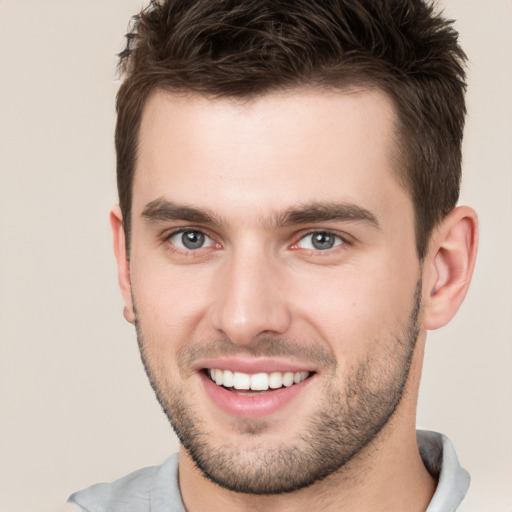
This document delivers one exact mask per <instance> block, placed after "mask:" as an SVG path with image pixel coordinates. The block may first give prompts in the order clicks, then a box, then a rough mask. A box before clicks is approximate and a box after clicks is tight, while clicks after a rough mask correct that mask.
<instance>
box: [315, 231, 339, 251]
mask: <svg viewBox="0 0 512 512" xmlns="http://www.w3.org/2000/svg"><path fill="white" fill-rule="evenodd" d="M312 241H313V247H314V248H315V249H319V250H323V249H324V250H325V249H331V248H332V247H333V246H334V237H333V236H332V235H329V234H327V233H315V234H314V235H313V240H312Z"/></svg>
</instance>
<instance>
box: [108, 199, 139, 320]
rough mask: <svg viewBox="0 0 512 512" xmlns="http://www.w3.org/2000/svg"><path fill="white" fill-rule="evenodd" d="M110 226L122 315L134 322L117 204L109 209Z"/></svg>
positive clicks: (121, 226) (123, 237) (122, 232)
mask: <svg viewBox="0 0 512 512" xmlns="http://www.w3.org/2000/svg"><path fill="white" fill-rule="evenodd" d="M110 226H111V228H112V236H113V239H114V254H115V257H116V261H117V275H118V280H119V287H120V288H121V293H122V295H123V299H124V309H123V315H124V317H125V318H126V320H127V321H128V322H130V323H132V324H133V323H134V322H135V313H134V308H133V301H132V287H131V280H130V261H129V259H128V255H127V254H126V243H125V242H126V240H125V233H124V225H123V215H122V213H121V209H120V208H119V206H118V205H116V206H114V207H113V208H112V210H111V211H110Z"/></svg>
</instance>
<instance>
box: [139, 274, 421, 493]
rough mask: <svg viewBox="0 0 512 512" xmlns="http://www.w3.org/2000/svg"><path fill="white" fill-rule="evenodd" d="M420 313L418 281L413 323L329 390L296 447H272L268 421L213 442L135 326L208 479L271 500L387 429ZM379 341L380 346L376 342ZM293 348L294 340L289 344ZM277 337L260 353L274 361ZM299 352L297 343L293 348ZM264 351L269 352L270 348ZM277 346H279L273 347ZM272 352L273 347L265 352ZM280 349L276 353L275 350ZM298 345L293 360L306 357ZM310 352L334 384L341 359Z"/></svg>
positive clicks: (186, 443)
mask: <svg viewBox="0 0 512 512" xmlns="http://www.w3.org/2000/svg"><path fill="white" fill-rule="evenodd" d="M420 308H421V279H420V280H419V281H418V283H417V285H416V291H415V295H414V302H413V307H412V310H411V313H410V315H409V318H408V321H407V322H406V323H405V325H404V326H402V328H401V329H399V332H398V334H397V335H396V336H395V343H394V344H392V346H390V347H389V348H388V350H387V351H386V353H385V354H384V355H383V354H382V353H381V352H379V351H377V354H378V356H376V357H372V355H371V354H369V355H368V357H367V359H366V361H364V362H363V363H360V364H359V366H358V367H357V368H355V369H354V370H353V371H352V372H351V374H350V376H349V377H348V378H347V380H346V383H345V385H344V387H343V389H338V388H337V387H336V386H329V385H328V383H327V385H324V387H323V389H324V394H323V396H322V399H321V402H320V405H319V406H318V408H317V409H316V410H315V411H312V413H311V415H310V417H309V419H308V420H307V422H305V424H304V426H303V428H302V433H301V434H300V435H299V436H298V438H297V439H295V440H294V441H293V442H289V443H282V444H281V445H277V446H274V447H269V445H270V443H268V442H266V440H265V431H266V429H267V423H266V421H265V420H256V421H255V420H247V421H246V422H241V423H240V434H241V436H242V438H241V439H243V440H244V441H246V442H244V441H239V442H238V443H232V442H230V438H229V434H227V435H226V442H225V443H224V444H213V443H212V441H211V439H212V437H211V436H210V435H209V428H208V422H207V420H205V419H202V418H201V417H200V415H199V414H198V412H199V411H197V410H196V408H195V407H194V404H193V403H191V402H190V396H189V395H188V393H187V390H184V389H175V388H174V387H171V386H170V385H167V383H166V382H164V381H165V379H164V378H161V375H165V373H163V369H162V368H160V369H158V368H159V367H158V363H157V362H155V361H153V360H152V358H151V357H150V355H149V351H148V349H147V347H146V344H145V341H144V337H143V334H142V329H141V327H140V323H139V322H138V321H136V327H137V339H138V343H139V348H140V352H141V358H142V362H143V364H144V368H145V370H146V373H147V375H148V378H149V381H150V383H151V386H152V388H153V390H154V392H155V394H156V397H157V400H158V402H159V403H160V405H161V406H162V409H163V411H164V412H165V414H166V416H167V417H168V419H169V421H170V423H171V425H172V427H173V429H174V431H175V432H176V435H177V436H178V438H179V440H180V442H181V444H182V445H183V447H184V448H185V449H186V450H187V452H188V454H189V455H190V457H191V459H192V460H193V461H194V462H195V464H196V465H197V467H198V468H199V469H200V470H201V472H202V473H203V475H204V476H205V477H207V478H208V479H209V480H211V481H212V482H214V483H216V484H217V485H220V486H221V487H224V488H226V489H228V490H230V491H234V492H239V493H246V494H255V495H272V494H282V493H289V492H293V491H296V490H299V489H302V488H305V487H308V486H310V485H312V484H314V483H315V482H318V481H320V480H322V479H324V478H326V477H327V476H329V475H331V474H334V473H335V472H337V471H339V470H340V469H342V468H343V467H344V466H346V465H347V464H348V463H349V462H350V461H351V460H352V459H354V458H355V457H356V456H357V455H358V454H360V453H361V452H362V451H363V449H365V448H366V447H368V446H369V445H370V444H371V443H372V442H373V441H374V440H375V439H376V438H377V437H378V435H379V434H380V433H381V432H382V431H383V429H384V427H385V426H386V425H387V424H388V423H389V421H390V419H391V418H392V416H393V414H394V413H395V411H396V410H397V407H398V405H399V403H400V400H401V398H402V395H403V393H404V389H405V385H406V383H407V379H408V376H409V370H410V367H411V362H412V358H413V355H414V349H415V346H416V340H417V338H418V333H419V328H418V317H419V312H420ZM376 343H378V342H376ZM284 345H285V346H288V347H290V346H292V345H293V344H291V343H288V344H287V343H284ZM276 346H277V347H279V340H266V341H265V342H264V343H263V349H262V348H261V347H260V348H259V349H257V351H258V355H267V356H275V355H276V350H275V349H274V348H275V347H276ZM296 346H297V347H300V345H298V344H297V345H296ZM265 347H266V348H265ZM270 347H274V348H272V349H271V348H270ZM267 348H268V350H267ZM277 350H278V351H279V349H277ZM300 350H301V349H300V348H297V350H296V351H295V355H301V352H300ZM314 350H315V349H309V354H308V356H309V357H311V356H313V357H315V358H316V359H317V360H318V361H323V363H324V364H325V366H324V367H325V368H326V369H329V370H328V371H326V372H323V373H324V375H325V374H328V375H329V374H330V379H329V380H330V381H331V382H333V381H335V379H336V376H335V375H336V366H337V363H336V360H335V359H334V358H333V356H332V355H331V354H330V353H328V354H326V352H325V351H324V350H323V349H318V354H314Z"/></svg>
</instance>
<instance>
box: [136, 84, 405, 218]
mask: <svg viewBox="0 0 512 512" xmlns="http://www.w3.org/2000/svg"><path fill="white" fill-rule="evenodd" d="M394 132H395V112H394V108H393V105H392V102H391V100H390V99H389V98H388V97H387V96H386V95H385V94H384V93H383V92H381V91H380V90H377V89H372V90H349V91H343V92H337V91H336V92H335V91H318V90H309V89H304V90H300V89H299V90H293V91H286V92H280V93H272V94H267V95H264V96H261V97H257V98H255V99H251V100H244V101H241V100H234V99H218V98H217V99H213V98H207V97H204V96H199V95H176V94H170V93H166V92H163V91H156V92H155V93H153V94H152V96H151V97H150V98H149V99H148V101H147V104H146V106H145V108H144V112H143V117H142V121H141V129H140V139H139V153H138V163H137V168H136V173H135V179H134V195H133V201H134V202H133V211H134V213H135V214H136V212H137V211H138V212H140V211H142V210H143V208H144V206H145V205H146V204H148V203H149V202H151V201H154V200H155V199H158V198H159V197H165V198H167V199H171V200H173V201H176V202H179V203H183V204H193V205H198V206H200V207H203V208H206V209H210V210H215V211H217V212H218V213H219V215H221V216H222V215H223V214H224V211H226V214H229V213H230V211H231V209H233V208H235V209H238V210H239V211H240V212H244V211H246V212H247V213H248V214H249V213H252V215H253V216H254V214H255V213H258V215H260V216H261V215H263V216H264V215H265V212H274V211H276V210H277V211H278V210H280V209H286V208H289V207H291V206H294V205H296V204H298V203H306V202H337V201H340V200H343V201H349V202H351V203H361V202H368V203H372V202H373V203H375V202H377V203H378V202H379V201H380V198H381V197H382V196H383V195H384V194H385V193H388V192H389V193H394V194H396V193H397V192H401V193H402V194H403V193H404V191H403V190H402V189H401V187H400V185H399V182H398V179H397V172H396V169H395V167H396V165H395V163H394V161H395V159H394V158H393V155H394V149H395V148H394V145H393V138H394Z"/></svg>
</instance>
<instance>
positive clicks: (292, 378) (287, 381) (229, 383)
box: [208, 368, 309, 391]
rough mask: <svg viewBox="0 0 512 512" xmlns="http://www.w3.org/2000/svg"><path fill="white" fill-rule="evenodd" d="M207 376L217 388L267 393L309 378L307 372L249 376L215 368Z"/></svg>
mask: <svg viewBox="0 0 512 512" xmlns="http://www.w3.org/2000/svg"><path fill="white" fill-rule="evenodd" d="M208 374H209V375H210V377H211V379H212V380H213V381H214V382H215V383H216V384H217V385H218V386H224V387H226V388H235V389H240V390H249V389H251V390H253V391H267V390H268V389H269V388H270V389H279V388H281V387H283V386H285V387H290V386H292V385H293V384H299V383H300V382H302V381H303V380H305V379H307V378H308V377H309V372H295V373H293V372H272V373H263V372H262V373H254V374H252V375H249V374H248V373H243V372H232V371H230V370H219V369H215V368H212V369H209V370H208Z"/></svg>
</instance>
